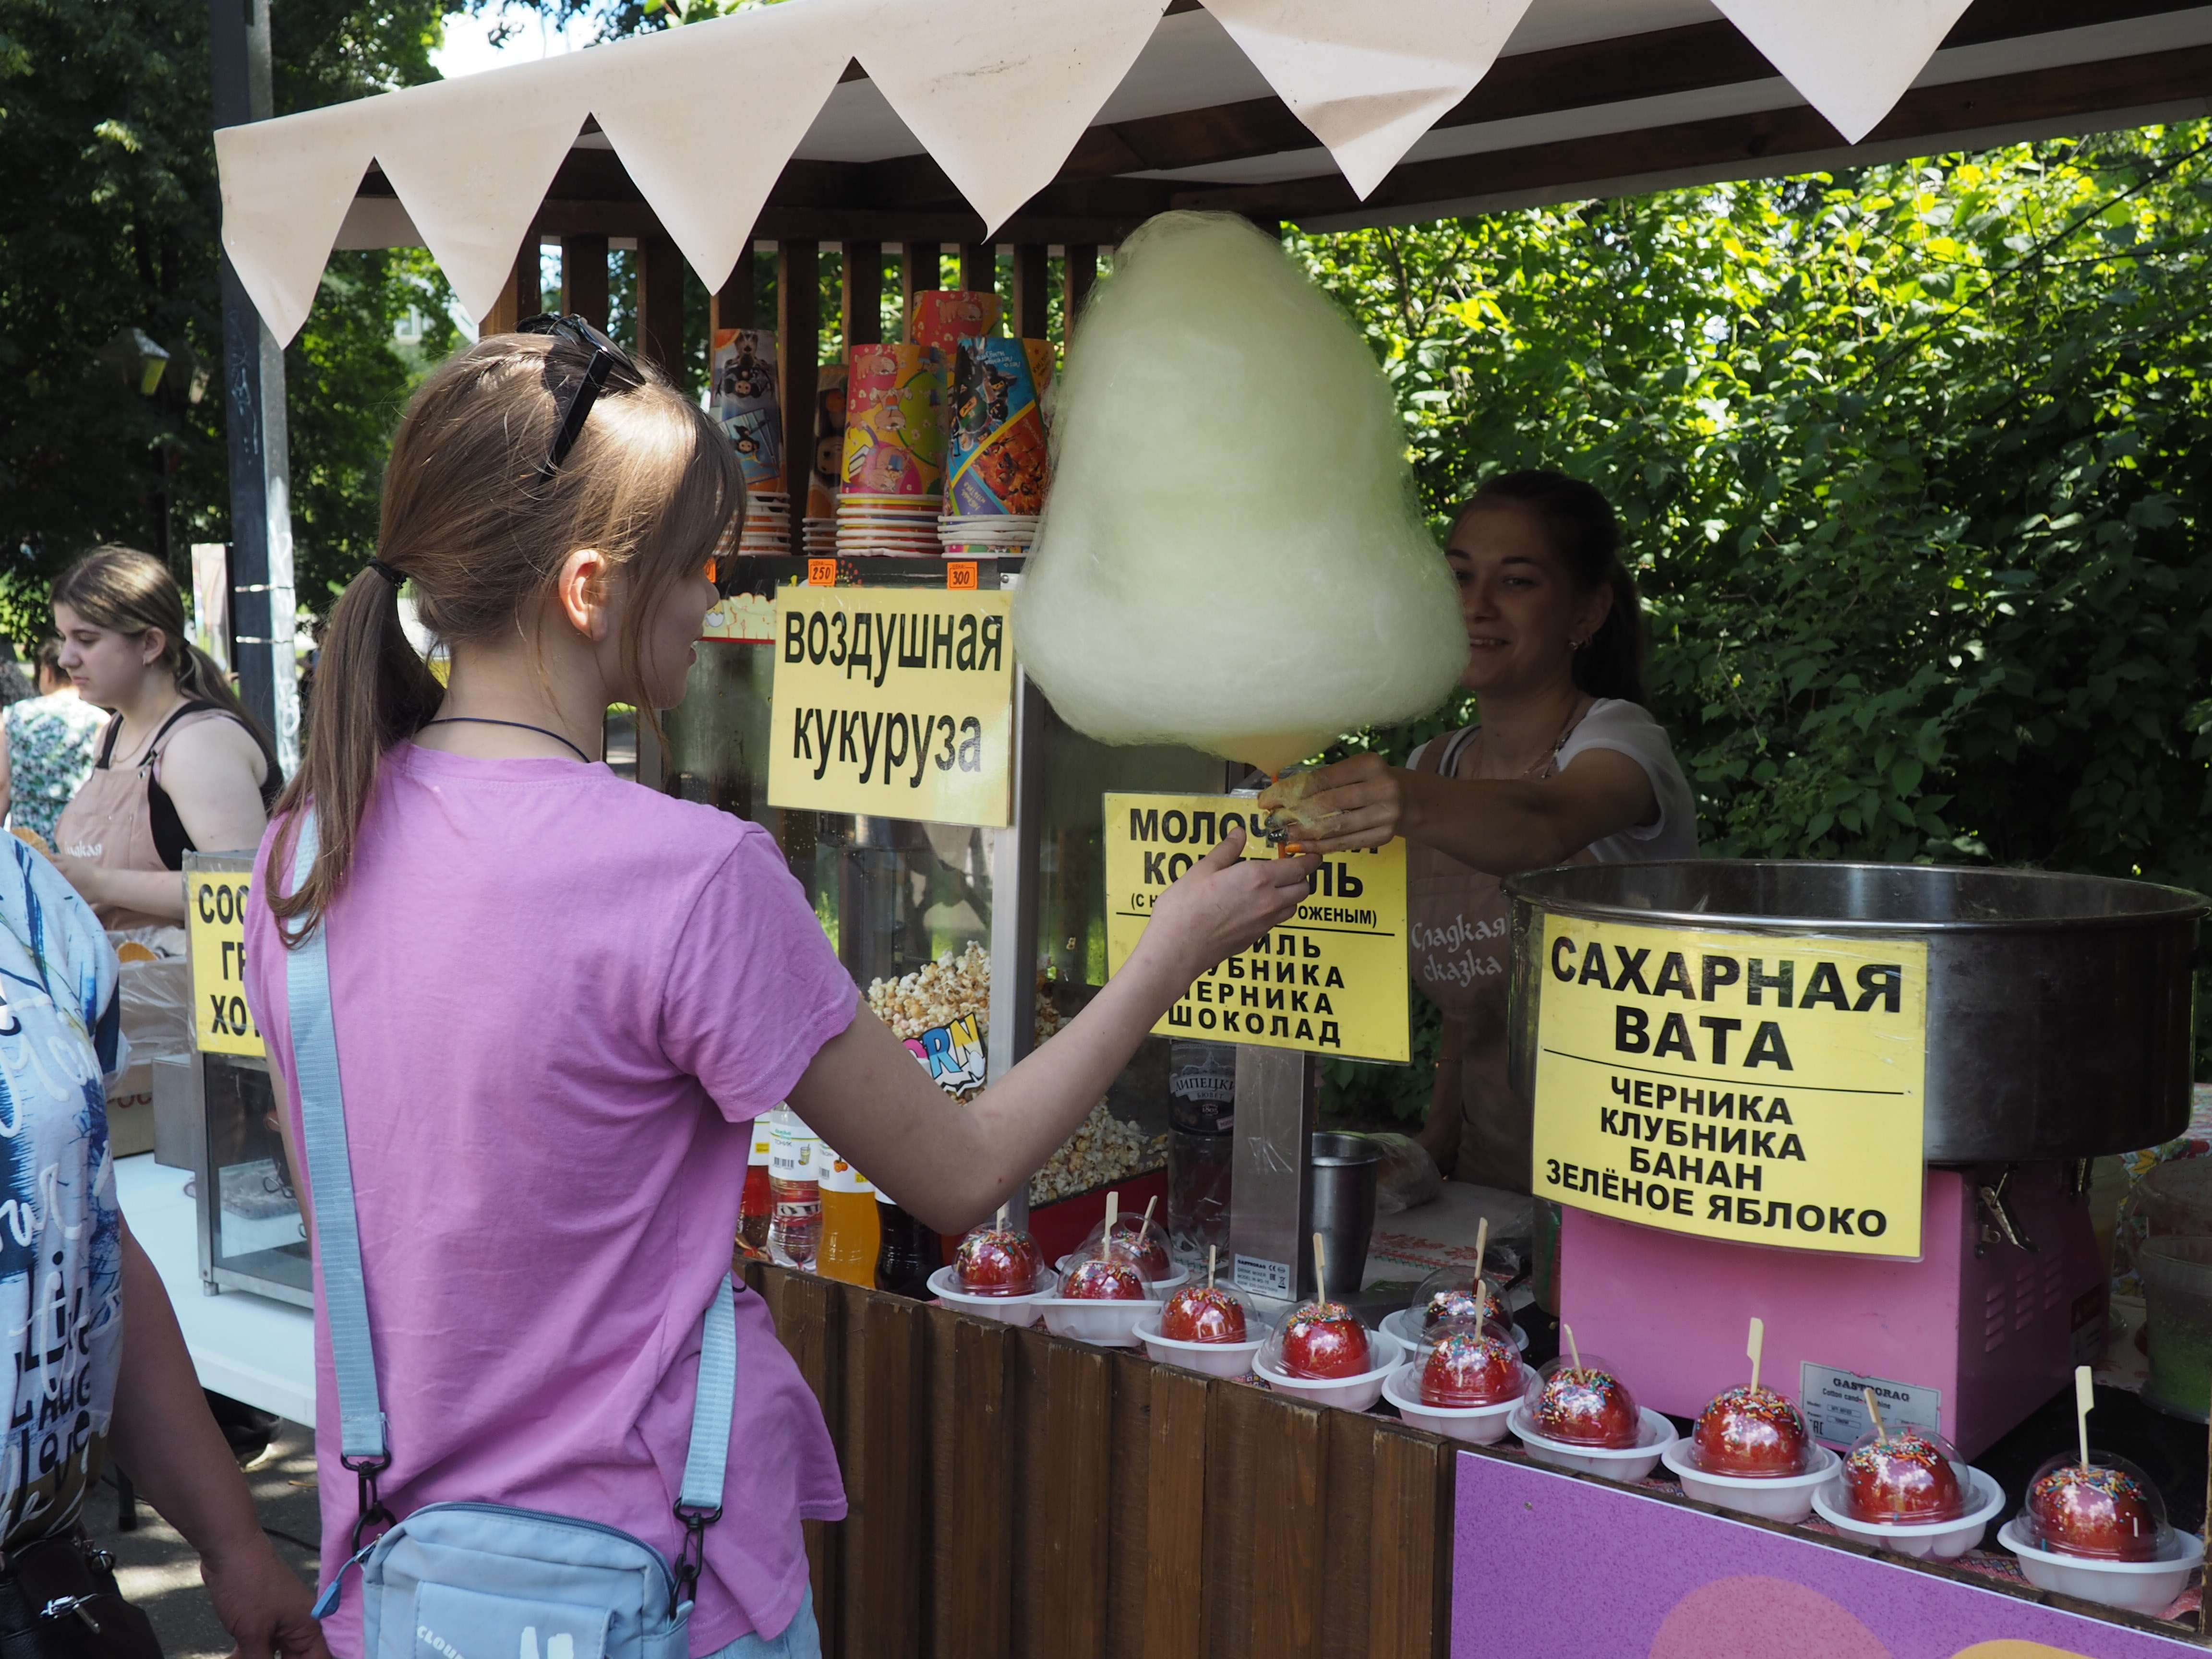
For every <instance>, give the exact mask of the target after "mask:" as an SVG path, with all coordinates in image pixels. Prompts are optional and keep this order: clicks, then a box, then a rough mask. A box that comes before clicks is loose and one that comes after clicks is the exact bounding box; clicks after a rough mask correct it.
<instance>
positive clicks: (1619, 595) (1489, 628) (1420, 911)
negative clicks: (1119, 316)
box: [1299, 471, 1698, 1192]
mask: <svg viewBox="0 0 2212 1659" xmlns="http://www.w3.org/2000/svg"><path fill="white" fill-rule="evenodd" d="M1445 557H1446V558H1447V559H1448V560H1449V562H1450V564H1451V569H1452V574H1453V577H1454V578H1455V580H1457V581H1458V583H1459V594H1460V608H1461V610H1462V612H1463V613H1464V614H1465V616H1466V618H1467V642H1468V652H1469V655H1468V665H1467V671H1466V672H1465V673H1464V674H1462V676H1461V677H1460V684H1462V685H1463V686H1465V687H1466V688H1467V689H1468V690H1471V691H1473V692H1474V693H1475V694H1476V696H1477V697H1478V699H1479V703H1478V708H1479V711H1480V715H1481V718H1480V720H1478V721H1477V722H1476V723H1475V724H1474V725H1473V726H1466V727H1464V728H1462V730H1460V731H1457V732H1450V733H1449V734H1447V735H1446V736H1444V737H1443V738H1439V739H1437V740H1436V741H1435V742H1432V743H1428V744H1423V745H1422V746H1421V747H1420V748H1419V749H1417V750H1414V751H1413V755H1412V756H1411V757H1409V759H1408V763H1407V765H1405V766H1403V767H1396V766H1387V765H1385V764H1384V763H1383V761H1382V760H1381V759H1380V758H1379V757H1376V756H1374V755H1359V756H1355V757H1352V759H1350V760H1346V761H1340V762H1338V763H1336V764H1335V765H1334V766H1330V767H1327V768H1324V769H1322V771H1321V772H1320V773H1318V774H1317V775H1316V777H1315V779H1314V781H1313V783H1312V784H1311V786H1310V787H1309V789H1308V791H1307V793H1306V802H1305V807H1304V812H1303V814H1302V816H1304V817H1307V818H1308V819H1309V820H1310V821H1312V820H1319V821H1322V823H1323V827H1324V829H1325V831H1326V833H1322V834H1316V835H1312V836H1305V837H1303V838H1302V839H1301V841H1300V843H1299V850H1301V851H1303V852H1307V853H1321V854H1328V853H1333V852H1336V851H1339V850H1342V849H1349V848H1359V847H1379V846H1380V845H1382V844H1383V842H1386V841H1389V839H1390V838H1391V837H1392V836H1404V837H1405V838H1406V840H1407V842H1408V843H1409V847H1408V850H1407V932H1408V937H1409V940H1410V945H1411V954H1412V963H1413V978H1414V980H1415V981H1416V982H1417V983H1418V984H1419V986H1420V987H1421V989H1422V990H1423V991H1425V992H1426V993H1427V994H1428V995H1429V996H1430V998H1431V1000H1434V1001H1435V1003H1436V1005H1437V1007H1438V1008H1440V1009H1442V1010H1443V1016H1444V1023H1443V1047H1442V1052H1441V1057H1440V1058H1439V1059H1438V1060H1437V1079H1436V1090H1435V1093H1434V1094H1433V1095H1432V1096H1431V1100H1430V1105H1429V1121H1428V1126H1427V1127H1426V1128H1425V1129H1424V1130H1423V1131H1422V1133H1421V1142H1422V1144H1423V1145H1424V1146H1426V1147H1427V1148H1428V1149H1429V1152H1431V1155H1432V1156H1433V1157H1434V1158H1436V1160H1437V1167H1438V1168H1439V1169H1441V1170H1443V1172H1444V1173H1445V1174H1446V1175H1447V1176H1450V1177H1451V1178H1453V1179H1455V1180H1459V1181H1473V1182H1482V1183H1483V1184H1484V1185H1486V1186H1492V1187H1504V1188H1510V1189H1511V1190H1513V1191H1515V1192H1527V1191H1528V1184H1529V1133H1530V1109H1529V1106H1528V1103H1527V1102H1526V1101H1524V1100H1522V1099H1521V1098H1519V1097H1517V1096H1516V1095H1515V1094H1514V1092H1513V1091H1512V1089H1511V1088H1510V1086H1508V1085H1507V1083H1506V1081H1505V1048H1506V1024H1505V987H1506V979H1507V975H1506V942H1505V941H1506V933H1505V898H1504V892H1503V890H1502V888H1501V878H1504V877H1506V876H1510V875H1514V874H1516V873H1518V872H1522V871H1524V870H1541V869H1543V868H1545V867H1546V866H1549V865H1554V864H1569V863H1577V864H1588V863H1599V864H1617V863H1624V862H1627V861H1629V860H1649V859H1693V858H1695V857H1697V856H1698V818H1697V807H1696V805H1695V803H1694V802H1693V801H1692V799H1691V795H1690V787H1689V784H1688V783H1687V781H1685V779H1684V778H1683V776H1682V769H1681V768H1680V766H1679V765H1678V764H1676V763H1675V760H1674V749H1673V747H1672V745H1671V744H1668V741H1667V733H1666V732H1665V731H1664V730H1663V729H1662V727H1661V726H1659V724H1658V723H1657V722H1656V720H1653V719H1652V718H1651V716H1650V714H1648V713H1646V712H1645V710H1644V707H1643V702H1644V619H1643V616H1642V613H1641V611H1640V610H1639V607H1638V601H1637V596H1636V583H1635V581H1634V580H1633V579H1632V577H1631V576H1630V575H1629V574H1628V570H1627V568H1626V566H1625V565H1623V564H1622V562H1621V559H1620V521H1619V520H1617V519H1616V518H1615V517H1614V516H1613V507H1612V504H1611V503H1610V502H1608V501H1607V500H1606V498H1605V497H1604V496H1603V495H1601V494H1600V493H1599V492H1598V491H1597V490H1596V489H1593V488H1592V487H1591V486H1590V485H1589V484H1586V483H1583V482H1581V481H1580V480H1579V479H1575V478H1570V477H1565V475H1563V474H1561V473H1558V472H1549V471H1525V472H1511V473H1507V474H1505V475H1504V477H1498V478H1494V479H1492V481H1491V482H1490V483H1486V484H1485V485H1484V486H1483V487H1482V488H1481V489H1480V490H1478V491H1477V492H1476V493H1475V495H1474V499H1473V500H1472V501H1468V503H1467V505H1466V506H1465V507H1462V508H1461V509H1460V511H1459V515H1458V517H1457V518H1456V519H1455V520H1454V522H1453V525H1452V532H1451V538H1450V542H1449V549H1448V550H1447V552H1446V554H1445ZM1332 811H1334V812H1336V813H1338V814H1340V816H1339V817H1334V818H1333V819H1328V818H1325V817H1324V815H1326V814H1328V813H1329V812H1332Z"/></svg>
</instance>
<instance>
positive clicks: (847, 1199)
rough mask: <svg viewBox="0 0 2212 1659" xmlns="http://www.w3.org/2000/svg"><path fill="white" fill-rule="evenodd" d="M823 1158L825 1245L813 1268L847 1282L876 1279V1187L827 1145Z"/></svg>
mask: <svg viewBox="0 0 2212 1659" xmlns="http://www.w3.org/2000/svg"><path fill="white" fill-rule="evenodd" d="M821 1160H822V1244H821V1251H820V1254H819V1255H817V1257H816V1258H815V1263H814V1270H815V1271H816V1272H817V1273H820V1274H822V1275H823V1277H824V1278H825V1279H843V1280H844V1281H845V1282H846V1283H847V1284H848V1285H873V1284H874V1283H875V1282H876V1247H877V1243H878V1228H877V1223H876V1189H875V1188H874V1187H872V1186H871V1185H870V1184H869V1182H868V1178H867V1176H864V1175H862V1174H861V1173H860V1171H859V1170H856V1169H854V1167H853V1166H852V1165H851V1164H848V1163H847V1162H846V1161H845V1160H844V1159H843V1158H840V1157H838V1156H837V1154H836V1153H835V1152H831V1151H830V1150H829V1148H828V1147H827V1146H823V1148H822V1149H821Z"/></svg>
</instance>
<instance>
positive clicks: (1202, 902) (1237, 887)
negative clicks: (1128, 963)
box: [1139, 823, 1321, 985]
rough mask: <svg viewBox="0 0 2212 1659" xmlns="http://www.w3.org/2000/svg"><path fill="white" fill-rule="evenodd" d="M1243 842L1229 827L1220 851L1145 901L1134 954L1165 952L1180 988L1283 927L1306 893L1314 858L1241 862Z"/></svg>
mask: <svg viewBox="0 0 2212 1659" xmlns="http://www.w3.org/2000/svg"><path fill="white" fill-rule="evenodd" d="M1244 841H1245V835H1244V826H1243V824H1242V823H1231V825H1230V827H1229V833H1228V834H1227V835H1225V836H1223V837H1222V839H1221V843H1220V845H1219V846H1218V847H1216V848H1214V849H1213V850H1212V852H1211V853H1208V854H1206V856H1205V857H1204V858H1202V859H1200V860H1199V861H1198V862H1197V863H1195V864H1194V865H1192V866H1190V868H1189V869H1188V870H1187V871H1185V872H1183V874H1182V877H1181V878H1178V879H1177V880H1176V883H1175V884H1174V885H1173V886H1171V887H1170V888H1169V889H1168V890H1167V891H1165V892H1164V893H1162V894H1161V895H1160V896H1159V897H1158V898H1157V899H1155V900H1154V901H1153V902H1152V926H1151V927H1147V928H1146V930H1145V938H1144V942H1143V944H1142V945H1139V950H1142V951H1163V952H1166V953H1167V954H1166V956H1165V957H1164V961H1165V962H1166V963H1169V964H1170V965H1171V966H1170V971H1171V973H1172V975H1173V976H1174V977H1175V978H1176V980H1177V981H1179V982H1180V983H1182V984H1186V985H1187V984H1188V982H1189V981H1192V980H1194V979H1196V978H1197V977H1198V976H1199V975H1201V974H1203V973H1205V972H1206V970H1207V969H1210V968H1212V966H1213V965H1214V963H1218V962H1219V961H1220V960H1221V959H1222V958H1223V957H1228V956H1233V955H1235V954H1236V953H1237V951H1242V950H1244V949H1246V948H1247V947H1249V945H1251V943H1252V941H1253V940H1255V939H1258V938H1259V937H1260V936H1261V934H1262V933H1266V932H1267V930H1268V929H1269V928H1270V927H1274V926H1275V925H1276V924H1277V923H1278V922H1283V921H1289V920H1290V919H1291V917H1292V916H1294V915H1297V911H1298V904H1299V902H1300V901H1301V900H1303V899H1304V898H1305V897H1306V896H1307V895H1308V894H1309V893H1310V892H1311V891H1312V890H1313V873H1314V872H1315V871H1316V870H1317V869H1319V868H1320V867H1321V860H1319V859H1317V858H1314V857H1311V856H1306V857H1298V858H1279V859H1247V858H1244V857H1243V851H1244Z"/></svg>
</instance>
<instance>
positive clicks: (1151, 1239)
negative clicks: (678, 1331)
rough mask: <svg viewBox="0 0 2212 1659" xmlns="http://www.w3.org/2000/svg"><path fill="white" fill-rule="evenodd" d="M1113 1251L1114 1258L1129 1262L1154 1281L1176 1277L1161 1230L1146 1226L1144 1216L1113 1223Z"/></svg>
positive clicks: (1154, 1282) (1156, 1282)
mask: <svg viewBox="0 0 2212 1659" xmlns="http://www.w3.org/2000/svg"><path fill="white" fill-rule="evenodd" d="M1113 1252H1114V1258H1115V1261H1126V1262H1127V1263H1129V1264H1130V1265H1131V1266H1132V1267H1135V1268H1136V1269H1137V1270H1138V1271H1139V1272H1140V1273H1143V1274H1144V1276H1145V1277H1146V1279H1147V1280H1149V1281H1150V1282H1152V1284H1155V1285H1157V1284H1158V1283H1159V1281H1160V1280H1162V1279H1171V1278H1173V1277H1174V1276H1175V1264H1174V1263H1173V1262H1171V1261H1169V1260H1168V1247H1167V1244H1166V1243H1165V1242H1164V1240H1163V1239H1162V1238H1161V1237H1160V1230H1159V1229H1158V1227H1148V1226H1146V1225H1145V1222H1144V1219H1143V1218H1142V1217H1139V1218H1134V1219H1130V1220H1123V1221H1117V1222H1115V1224H1114V1242H1113Z"/></svg>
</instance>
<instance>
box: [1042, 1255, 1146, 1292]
mask: <svg viewBox="0 0 2212 1659" xmlns="http://www.w3.org/2000/svg"><path fill="white" fill-rule="evenodd" d="M1060 1295H1062V1296H1064V1297H1076V1298H1078V1299H1079V1300H1083V1301H1090V1302H1157V1301H1158V1300H1159V1299H1160V1293H1159V1289H1158V1285H1155V1284H1154V1282H1153V1280H1152V1274H1151V1273H1147V1272H1146V1269H1145V1263H1144V1261H1143V1260H1142V1258H1141V1257H1139V1255H1137V1254H1136V1253H1135V1252H1133V1251H1123V1250H1109V1249H1103V1248H1098V1249H1083V1250H1077V1251H1074V1252H1073V1254H1071V1255H1064V1256H1062V1257H1060Z"/></svg>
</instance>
